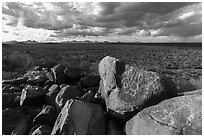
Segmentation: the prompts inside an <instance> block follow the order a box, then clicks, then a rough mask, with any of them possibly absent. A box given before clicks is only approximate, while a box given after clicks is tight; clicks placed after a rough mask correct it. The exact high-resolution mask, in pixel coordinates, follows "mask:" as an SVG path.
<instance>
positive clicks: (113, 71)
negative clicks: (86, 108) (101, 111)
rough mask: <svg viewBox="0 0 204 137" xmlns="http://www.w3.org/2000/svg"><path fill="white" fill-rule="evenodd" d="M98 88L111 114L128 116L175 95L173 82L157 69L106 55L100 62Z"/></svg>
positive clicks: (124, 117) (119, 116)
mask: <svg viewBox="0 0 204 137" xmlns="http://www.w3.org/2000/svg"><path fill="white" fill-rule="evenodd" d="M98 68H99V74H100V77H101V81H100V90H99V92H100V93H101V95H102V98H104V99H105V102H106V106H107V109H108V111H109V113H110V114H111V115H113V116H114V117H118V118H123V119H129V118H131V117H132V116H134V115H135V114H136V113H137V112H139V111H140V110H142V109H143V108H145V107H148V106H151V105H155V104H157V103H159V102H161V101H162V100H164V99H167V98H171V97H175V96H177V89H176V86H175V83H174V82H173V81H172V80H171V79H169V78H167V77H164V76H160V75H159V74H158V73H156V72H152V71H145V70H142V69H139V68H137V67H133V66H129V65H127V64H125V63H124V62H122V61H120V60H119V59H115V58H113V57H109V56H107V57H105V58H103V59H102V60H101V61H100V63H99V67H98Z"/></svg>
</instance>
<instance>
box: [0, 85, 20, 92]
mask: <svg viewBox="0 0 204 137" xmlns="http://www.w3.org/2000/svg"><path fill="white" fill-rule="evenodd" d="M21 91H22V88H21V87H20V86H18V85H7V86H5V87H4V88H3V89H2V93H14V92H21Z"/></svg>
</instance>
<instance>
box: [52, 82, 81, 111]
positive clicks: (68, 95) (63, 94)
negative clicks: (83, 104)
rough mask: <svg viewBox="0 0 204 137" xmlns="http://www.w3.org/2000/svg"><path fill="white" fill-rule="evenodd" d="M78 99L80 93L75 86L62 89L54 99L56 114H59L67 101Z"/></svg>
mask: <svg viewBox="0 0 204 137" xmlns="http://www.w3.org/2000/svg"><path fill="white" fill-rule="evenodd" d="M79 97H81V92H80V91H79V90H78V89H77V88H76V87H75V86H69V85H68V86H66V87H64V88H62V89H61V90H60V92H59V93H58V94H57V96H56V98H55V105H56V109H57V112H60V110H61V109H62V108H63V107H64V104H65V103H66V102H67V100H69V99H76V98H79Z"/></svg>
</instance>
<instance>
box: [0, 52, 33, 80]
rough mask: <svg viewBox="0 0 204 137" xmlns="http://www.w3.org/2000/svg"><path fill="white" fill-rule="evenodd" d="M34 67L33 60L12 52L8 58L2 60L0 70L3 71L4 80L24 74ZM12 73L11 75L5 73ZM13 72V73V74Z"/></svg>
mask: <svg viewBox="0 0 204 137" xmlns="http://www.w3.org/2000/svg"><path fill="white" fill-rule="evenodd" d="M33 66H34V59H33V58H32V57H31V56H29V55H27V54H22V53H19V52H14V53H13V54H11V55H9V56H8V57H4V58H3V59H2V70H3V71H4V74H2V75H4V78H8V77H12V76H13V75H15V76H16V75H18V73H19V75H20V74H23V73H25V72H26V71H27V70H29V69H31V68H32V67H33ZM6 72H12V73H6ZM14 72H15V73H14Z"/></svg>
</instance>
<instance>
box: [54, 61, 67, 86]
mask: <svg viewBox="0 0 204 137" xmlns="http://www.w3.org/2000/svg"><path fill="white" fill-rule="evenodd" d="M51 71H52V73H53V76H54V77H53V78H54V82H55V83H57V84H62V83H64V67H63V66H62V65H61V64H58V65H56V66H54V67H53V68H51Z"/></svg>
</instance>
